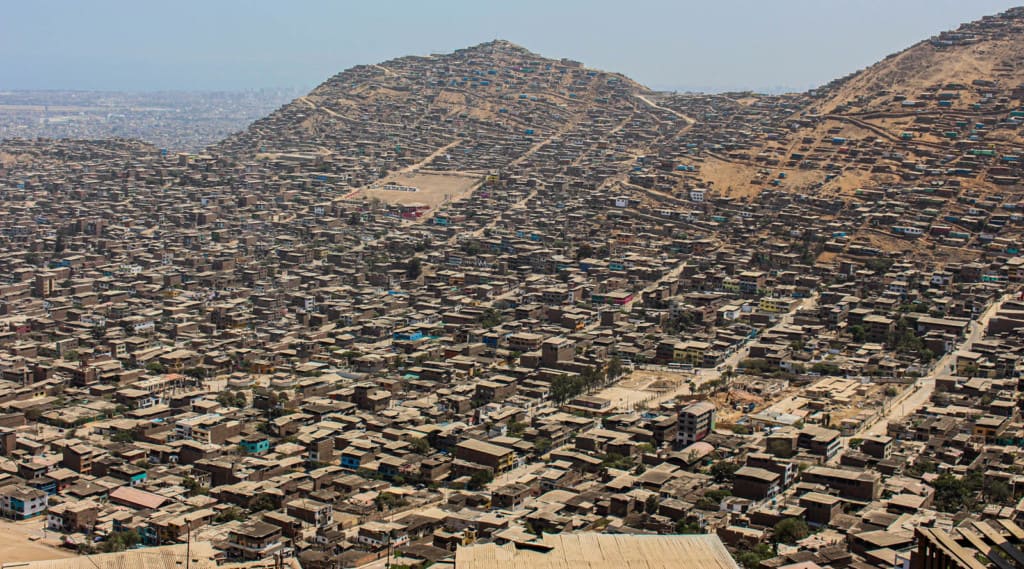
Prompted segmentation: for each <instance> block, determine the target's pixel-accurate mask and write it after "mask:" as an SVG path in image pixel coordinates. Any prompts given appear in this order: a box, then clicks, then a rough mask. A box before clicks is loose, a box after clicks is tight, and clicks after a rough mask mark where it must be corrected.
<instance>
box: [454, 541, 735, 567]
mask: <svg viewBox="0 0 1024 569" xmlns="http://www.w3.org/2000/svg"><path fill="white" fill-rule="evenodd" d="M545 550H546V551H545ZM455 567H456V569H573V568H580V567H583V568H588V569H616V568H625V569H675V568H682V567H685V568H687V569H737V565H736V562H735V561H733V559H732V556H730V555H729V552H728V551H726V549H725V546H724V545H722V542H721V540H720V539H718V536H715V535H611V534H598V533H578V534H557V535H545V536H544V537H543V539H542V540H539V541H537V542H535V543H533V544H524V545H523V546H520V547H517V546H516V545H515V544H512V543H509V544H505V545H494V544H485V545H473V546H469V547H460V548H459V549H458V551H456V553H455Z"/></svg>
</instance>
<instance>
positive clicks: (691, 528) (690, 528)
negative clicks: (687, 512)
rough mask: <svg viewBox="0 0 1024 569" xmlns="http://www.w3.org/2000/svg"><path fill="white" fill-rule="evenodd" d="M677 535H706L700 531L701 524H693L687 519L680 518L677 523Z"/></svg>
mask: <svg viewBox="0 0 1024 569" xmlns="http://www.w3.org/2000/svg"><path fill="white" fill-rule="evenodd" d="M676 533H682V534H692V533H704V532H703V531H702V530H701V529H700V524H697V523H695V522H691V521H689V520H687V519H686V518H679V521H677V522H676Z"/></svg>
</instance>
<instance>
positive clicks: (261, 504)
mask: <svg viewBox="0 0 1024 569" xmlns="http://www.w3.org/2000/svg"><path fill="white" fill-rule="evenodd" d="M249 509H250V510H252V511H254V512H265V511H269V510H274V509H277V504H275V503H274V499H273V498H271V497H270V496H268V495H266V494H260V495H259V496H256V498H254V499H253V501H252V502H249Z"/></svg>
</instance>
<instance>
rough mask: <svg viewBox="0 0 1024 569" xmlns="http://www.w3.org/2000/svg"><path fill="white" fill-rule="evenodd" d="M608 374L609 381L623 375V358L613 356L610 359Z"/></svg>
mask: <svg viewBox="0 0 1024 569" xmlns="http://www.w3.org/2000/svg"><path fill="white" fill-rule="evenodd" d="M607 374H608V380H609V381H611V380H613V379H615V378H617V377H619V376H620V375H622V360H621V359H619V357H618V356H613V357H612V359H610V360H608V372H607Z"/></svg>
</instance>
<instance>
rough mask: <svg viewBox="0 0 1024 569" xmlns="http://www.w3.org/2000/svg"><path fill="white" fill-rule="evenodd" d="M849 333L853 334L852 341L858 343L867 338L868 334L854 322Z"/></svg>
mask: <svg viewBox="0 0 1024 569" xmlns="http://www.w3.org/2000/svg"><path fill="white" fill-rule="evenodd" d="M850 335H851V336H853V341H854V342H857V343H858V344H859V343H862V342H864V340H865V339H867V337H868V334H867V332H865V331H864V327H863V326H861V325H860V324H854V325H853V326H850Z"/></svg>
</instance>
